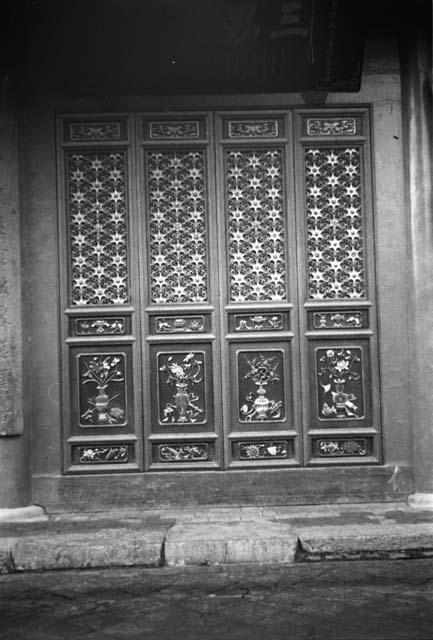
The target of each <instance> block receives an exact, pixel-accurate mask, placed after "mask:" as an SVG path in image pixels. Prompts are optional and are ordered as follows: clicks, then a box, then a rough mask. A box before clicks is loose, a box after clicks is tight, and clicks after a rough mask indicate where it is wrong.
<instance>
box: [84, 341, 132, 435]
mask: <svg viewBox="0 0 433 640" xmlns="http://www.w3.org/2000/svg"><path fill="white" fill-rule="evenodd" d="M125 359H126V354H125V353H106V352H103V353H81V354H78V355H77V366H78V385H79V424H80V425H81V426H82V427H108V426H110V427H120V426H125V425H126V423H127V392H126V373H125V366H126V365H125Z"/></svg>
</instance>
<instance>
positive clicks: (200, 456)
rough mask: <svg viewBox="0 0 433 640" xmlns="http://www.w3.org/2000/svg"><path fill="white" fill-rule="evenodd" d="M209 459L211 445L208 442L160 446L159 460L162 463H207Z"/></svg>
mask: <svg viewBox="0 0 433 640" xmlns="http://www.w3.org/2000/svg"><path fill="white" fill-rule="evenodd" d="M209 457H210V452H209V444H208V443H207V442H200V443H196V442H194V443H192V442H189V443H185V442H184V443H176V444H174V443H166V444H159V445H158V459H159V461H160V462H206V461H207V460H209Z"/></svg>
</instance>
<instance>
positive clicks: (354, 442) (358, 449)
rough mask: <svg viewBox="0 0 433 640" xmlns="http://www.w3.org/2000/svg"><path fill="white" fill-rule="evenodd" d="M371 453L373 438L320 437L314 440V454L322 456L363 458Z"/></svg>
mask: <svg viewBox="0 0 433 640" xmlns="http://www.w3.org/2000/svg"><path fill="white" fill-rule="evenodd" d="M371 453H372V439H371V438H351V437H346V438H318V439H317V440H315V441H313V455H315V456H318V457H321V458H341V457H359V458H362V457H365V456H368V455H371Z"/></svg>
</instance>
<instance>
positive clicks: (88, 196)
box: [67, 152, 129, 305]
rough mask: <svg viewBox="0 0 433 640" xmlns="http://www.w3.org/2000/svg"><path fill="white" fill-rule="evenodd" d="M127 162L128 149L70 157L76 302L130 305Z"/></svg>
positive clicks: (71, 267)
mask: <svg viewBox="0 0 433 640" xmlns="http://www.w3.org/2000/svg"><path fill="white" fill-rule="evenodd" d="M125 165H126V158H125V155H124V154H123V153H109V152H107V153H103V152H100V153H71V154H69V155H68V158H67V188H68V201H69V202H68V204H69V242H70V261H71V262H70V273H71V303H72V304H73V305H122V304H127V303H128V300H129V296H128V260H127V222H126V216H127V211H126V190H125V181H126V178H125V174H126V170H125Z"/></svg>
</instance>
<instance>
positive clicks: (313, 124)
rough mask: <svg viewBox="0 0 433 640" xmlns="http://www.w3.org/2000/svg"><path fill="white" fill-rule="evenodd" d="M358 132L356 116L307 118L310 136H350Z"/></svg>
mask: <svg viewBox="0 0 433 640" xmlns="http://www.w3.org/2000/svg"><path fill="white" fill-rule="evenodd" d="M356 133H357V131H356V119H355V118H309V119H308V120H307V135H309V136H342V135H343V136H348V135H355V134H356Z"/></svg>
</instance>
